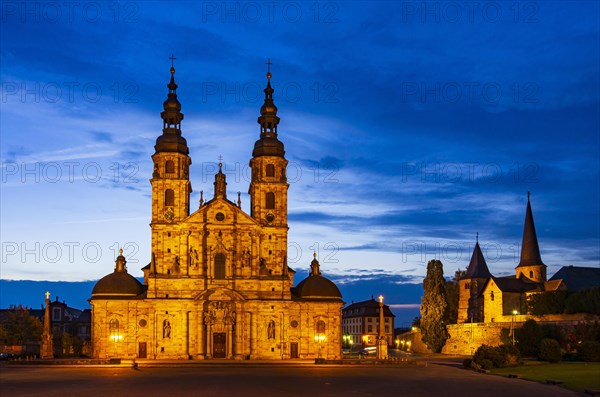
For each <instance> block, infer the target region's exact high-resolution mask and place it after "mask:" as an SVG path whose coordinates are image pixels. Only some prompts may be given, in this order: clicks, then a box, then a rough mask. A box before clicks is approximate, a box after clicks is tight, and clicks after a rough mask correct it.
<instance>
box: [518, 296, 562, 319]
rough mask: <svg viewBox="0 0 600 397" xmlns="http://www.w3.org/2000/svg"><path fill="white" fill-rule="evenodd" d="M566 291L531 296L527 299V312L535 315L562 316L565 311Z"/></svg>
mask: <svg viewBox="0 0 600 397" xmlns="http://www.w3.org/2000/svg"><path fill="white" fill-rule="evenodd" d="M566 298H567V293H566V292H565V291H548V292H542V293H539V294H531V295H529V297H528V298H527V312H528V313H531V314H533V315H537V316H542V315H544V314H561V313H562V312H563V311H564V309H565V299H566Z"/></svg>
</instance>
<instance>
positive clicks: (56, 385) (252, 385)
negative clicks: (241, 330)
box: [0, 357, 579, 397]
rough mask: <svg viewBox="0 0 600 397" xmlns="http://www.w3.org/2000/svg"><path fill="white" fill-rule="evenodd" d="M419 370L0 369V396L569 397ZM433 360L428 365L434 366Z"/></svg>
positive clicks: (458, 371) (447, 371)
mask: <svg viewBox="0 0 600 397" xmlns="http://www.w3.org/2000/svg"><path fill="white" fill-rule="evenodd" d="M417 358H418V359H419V360H420V362H421V364H420V365H410V366H402V365H336V364H320V365H315V364H314V361H312V360H310V361H308V360H303V361H298V360H289V361H287V360H286V361H278V360H275V361H273V360H267V361H216V360H211V361H175V362H174V361H160V362H150V361H148V362H145V363H142V362H139V363H138V366H137V367H136V368H133V367H131V366H127V365H125V364H123V365H114V366H106V365H103V366H86V365H80V366H71V365H43V366H37V365H2V366H0V395H1V396H15V397H21V396H23V397H26V396H36V397H37V396H48V397H54V396H56V397H66V396H85V397H94V396H103V397H105V396H115V397H119V396H128V397H131V396H145V397H152V396H202V397H211V396H219V397H238V396H239V397H242V396H243V397H248V396H261V397H265V396H266V397H271V396H273V397H280V396H281V397H287V396H310V397H320V396H332V397H337V396H340V397H350V396H377V397H385V396H403V397H431V396H450V397H452V396H457V397H480V396H485V397H494V396H503V397H504V396H510V397H532V396H536V397H537V396H540V397H546V396H547V397H568V396H570V397H573V396H578V395H579V394H578V393H575V392H572V391H569V390H566V389H563V388H561V387H559V386H553V385H545V384H540V383H536V382H529V381H525V380H520V379H510V378H505V377H500V376H494V375H486V374H481V373H477V372H474V371H470V370H465V369H462V368H460V366H459V365H458V363H459V361H461V359H460V358H459V357H454V358H447V357H441V358H436V359H435V360H431V358H430V360H427V358H423V357H417ZM434 361H435V362H434Z"/></svg>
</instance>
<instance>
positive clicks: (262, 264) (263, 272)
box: [258, 258, 269, 276]
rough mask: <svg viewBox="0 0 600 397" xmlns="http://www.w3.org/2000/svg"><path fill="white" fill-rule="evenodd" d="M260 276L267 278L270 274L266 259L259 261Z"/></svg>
mask: <svg viewBox="0 0 600 397" xmlns="http://www.w3.org/2000/svg"><path fill="white" fill-rule="evenodd" d="M258 274H259V275H261V276H266V275H268V274H269V269H267V265H265V259H264V258H260V261H259V267H258Z"/></svg>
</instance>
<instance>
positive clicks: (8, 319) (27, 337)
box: [0, 305, 43, 345]
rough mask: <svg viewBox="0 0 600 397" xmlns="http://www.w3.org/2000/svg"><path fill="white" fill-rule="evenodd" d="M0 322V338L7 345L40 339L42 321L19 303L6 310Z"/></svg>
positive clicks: (38, 340)
mask: <svg viewBox="0 0 600 397" xmlns="http://www.w3.org/2000/svg"><path fill="white" fill-rule="evenodd" d="M4 313H5V316H4V318H3V319H2V322H1V323H0V339H3V340H4V341H5V343H6V344H7V345H23V344H25V342H40V341H41V340H42V330H43V325H42V322H41V321H40V320H39V319H38V318H37V317H34V316H32V315H30V314H29V309H28V308H26V307H23V306H21V305H19V306H16V307H12V308H11V309H10V310H6V311H5V312H4Z"/></svg>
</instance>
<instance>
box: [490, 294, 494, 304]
mask: <svg viewBox="0 0 600 397" xmlns="http://www.w3.org/2000/svg"><path fill="white" fill-rule="evenodd" d="M490 299H491V300H492V302H493V301H494V291H492V292H491V293H490Z"/></svg>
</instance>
